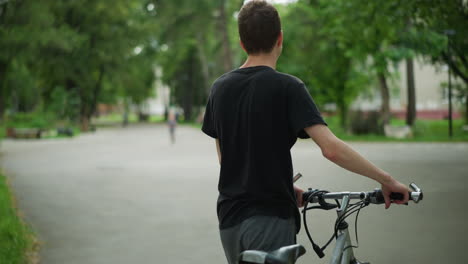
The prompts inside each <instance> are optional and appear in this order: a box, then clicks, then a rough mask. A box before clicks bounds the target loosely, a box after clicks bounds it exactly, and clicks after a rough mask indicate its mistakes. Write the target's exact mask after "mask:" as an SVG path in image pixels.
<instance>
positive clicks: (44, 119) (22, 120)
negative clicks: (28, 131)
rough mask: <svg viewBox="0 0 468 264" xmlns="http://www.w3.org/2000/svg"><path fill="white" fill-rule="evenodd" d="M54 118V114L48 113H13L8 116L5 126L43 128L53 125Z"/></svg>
mask: <svg viewBox="0 0 468 264" xmlns="http://www.w3.org/2000/svg"><path fill="white" fill-rule="evenodd" d="M54 120H55V117H54V115H53V114H49V113H41V112H31V113H15V114H13V115H10V116H8V118H7V121H6V127H7V128H8V127H13V128H38V129H42V130H45V129H49V128H51V127H53V126H54Z"/></svg>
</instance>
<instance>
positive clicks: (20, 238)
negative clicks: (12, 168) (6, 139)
mask: <svg viewBox="0 0 468 264" xmlns="http://www.w3.org/2000/svg"><path fill="white" fill-rule="evenodd" d="M0 215H1V216H2V217H0V245H2V246H1V247H0V263H8V264H23V263H30V260H28V254H27V253H28V252H30V251H31V249H32V248H33V246H34V240H33V237H34V235H33V232H32V231H31V229H30V228H29V227H28V226H26V225H25V224H24V222H23V221H22V219H21V218H20V217H19V216H18V213H17V211H16V208H15V207H14V203H13V201H12V195H11V192H10V190H9V188H8V185H7V183H6V178H5V176H3V175H2V174H0Z"/></svg>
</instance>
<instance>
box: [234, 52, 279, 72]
mask: <svg viewBox="0 0 468 264" xmlns="http://www.w3.org/2000/svg"><path fill="white" fill-rule="evenodd" d="M277 60H278V57H277V56H275V55H273V54H271V53H269V54H259V55H249V56H248V57H247V60H246V61H245V63H244V64H243V65H242V66H240V68H247V67H255V66H268V67H270V68H273V69H276V61H277Z"/></svg>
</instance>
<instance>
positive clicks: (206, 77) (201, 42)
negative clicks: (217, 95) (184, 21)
mask: <svg viewBox="0 0 468 264" xmlns="http://www.w3.org/2000/svg"><path fill="white" fill-rule="evenodd" d="M205 41H206V40H205V38H204V35H203V33H202V32H198V34H197V42H198V43H197V49H198V57H199V58H200V64H201V72H202V76H203V86H204V88H205V89H203V90H204V91H205V93H206V96H208V95H209V94H210V90H211V87H210V85H209V81H210V69H209V68H208V59H207V56H206V52H205V50H204V49H203V47H204V46H205Z"/></svg>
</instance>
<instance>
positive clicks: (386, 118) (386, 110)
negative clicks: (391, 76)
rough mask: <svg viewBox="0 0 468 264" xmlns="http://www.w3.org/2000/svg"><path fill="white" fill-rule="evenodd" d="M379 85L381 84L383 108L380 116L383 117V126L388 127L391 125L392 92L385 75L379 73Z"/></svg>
mask: <svg viewBox="0 0 468 264" xmlns="http://www.w3.org/2000/svg"><path fill="white" fill-rule="evenodd" d="M377 76H378V78H379V84H380V95H381V98H382V106H381V108H380V114H381V117H382V124H383V125H387V124H389V123H390V92H389V90H388V86H387V79H386V78H385V75H384V74H383V73H378V75H377Z"/></svg>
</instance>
